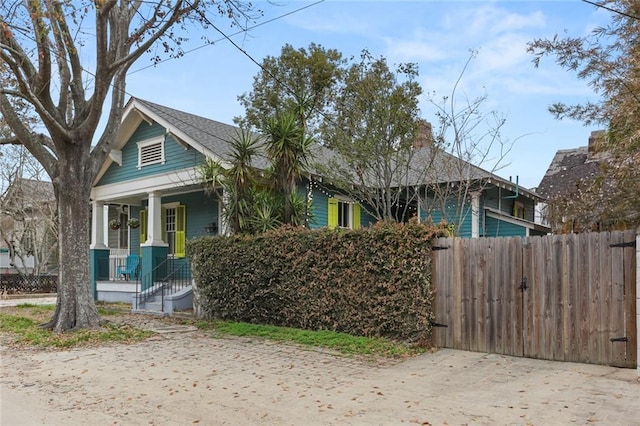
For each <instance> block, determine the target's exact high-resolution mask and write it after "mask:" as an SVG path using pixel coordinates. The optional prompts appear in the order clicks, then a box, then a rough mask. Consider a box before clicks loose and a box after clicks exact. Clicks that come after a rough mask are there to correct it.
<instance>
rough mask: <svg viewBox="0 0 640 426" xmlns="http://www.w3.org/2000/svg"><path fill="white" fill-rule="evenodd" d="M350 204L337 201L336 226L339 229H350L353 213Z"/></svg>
mask: <svg viewBox="0 0 640 426" xmlns="http://www.w3.org/2000/svg"><path fill="white" fill-rule="evenodd" d="M351 206H352V205H351V204H349V203H347V202H344V201H340V200H338V226H339V227H341V228H351V224H352V221H351V218H352V217H353V212H352V209H351Z"/></svg>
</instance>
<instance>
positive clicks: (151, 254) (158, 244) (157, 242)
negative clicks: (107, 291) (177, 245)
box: [134, 192, 169, 306]
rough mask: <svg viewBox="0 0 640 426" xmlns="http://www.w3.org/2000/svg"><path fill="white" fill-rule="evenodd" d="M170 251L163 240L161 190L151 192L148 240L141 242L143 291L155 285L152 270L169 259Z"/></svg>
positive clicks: (141, 281)
mask: <svg viewBox="0 0 640 426" xmlns="http://www.w3.org/2000/svg"><path fill="white" fill-rule="evenodd" d="M168 252H169V245H168V244H167V243H165V242H164V241H163V240H162V197H161V195H160V193H159V192H150V193H149V205H148V206H147V241H145V242H142V243H141V244H140V257H141V259H140V266H141V268H140V285H141V288H140V290H141V291H145V290H147V289H148V288H150V287H152V286H153V285H154V283H155V282H156V279H155V277H154V276H153V275H154V274H153V273H152V272H153V271H154V270H155V269H156V267H157V266H158V265H159V264H160V263H162V262H164V261H165V260H166V259H167V254H168ZM134 298H135V296H134ZM134 303H135V300H134ZM134 306H136V305H134Z"/></svg>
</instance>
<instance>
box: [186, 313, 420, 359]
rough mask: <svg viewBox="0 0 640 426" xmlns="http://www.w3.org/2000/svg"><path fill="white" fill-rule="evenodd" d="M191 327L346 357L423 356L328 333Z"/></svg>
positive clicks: (232, 325)
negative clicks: (318, 348)
mask: <svg viewBox="0 0 640 426" xmlns="http://www.w3.org/2000/svg"><path fill="white" fill-rule="evenodd" d="M195 325H196V327H198V328H200V329H205V330H215V331H216V332H218V333H222V334H227V335H232V336H250V337H261V338H265V339H269V340H275V341H278V342H286V343H297V344H300V345H305V346H314V347H320V348H326V349H331V350H335V351H338V352H340V353H343V354H347V355H368V356H384V357H406V356H413V355H416V354H418V353H421V352H424V349H422V348H418V347H412V346H408V345H406V344H402V343H398V342H394V341H392V340H388V339H380V338H370V337H360V336H352V335H350V334H346V333H338V332H335V331H328V330H321V331H310V330H300V329H296V328H288V327H276V326H272V325H257V324H248V323H242V322H229V321H198V322H196V323H195Z"/></svg>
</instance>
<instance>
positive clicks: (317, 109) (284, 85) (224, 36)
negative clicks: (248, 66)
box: [197, 0, 333, 122]
mask: <svg viewBox="0 0 640 426" xmlns="http://www.w3.org/2000/svg"><path fill="white" fill-rule="evenodd" d="M324 1H325V0H319V1H317V2H315V3H313V4H311V5H310V6H315V5H317V4H320V3H323V2H324ZM197 13H198V14H199V15H200V17H201V18H202V19H203V20H204V21H205V23H207V24H208V25H211V27H212V28H213V29H215V30H216V31H217V32H219V33H220V34H221V35H222V37H223V39H226V40H227V41H228V42H229V43H231V44H232V45H233V47H235V48H236V49H237V50H239V51H240V52H241V53H242V54H243V55H245V56H246V57H247V58H249V60H250V61H251V62H253V63H254V64H256V65H257V66H258V67H259V68H260V69H261V70H262V72H264V73H266V74H267V75H269V77H271V78H273V79H274V80H275V81H276V82H278V83H279V84H281V85H282V87H284V88H285V90H286V91H287V92H289V93H290V94H292V95H293V96H296V95H297V94H296V92H295V90H293V89H292V88H291V87H290V86H289V85H288V84H287V83H285V82H284V81H283V80H281V79H280V78H279V77H278V76H277V75H275V74H274V73H272V72H271V71H270V70H268V69H266V68H265V67H263V66H262V64H261V63H259V62H258V61H257V60H255V58H253V56H251V55H250V54H249V53H248V52H247V51H246V50H245V49H243V48H242V47H240V46H239V45H238V44H237V43H236V42H234V41H233V40H232V39H231V36H228V35H227V34H225V33H224V31H222V30H221V29H220V28H218V27H217V26H216V25H215V24H214V23H213V22H211V21H210V20H209V18H207V16H206V15H205V14H204V13H203V12H200V11H197ZM315 110H316V112H317V113H319V114H320V115H321V116H322V117H324V118H325V119H327V120H329V121H331V122H333V119H332V118H331V117H329V116H327V115H326V114H325V113H324V111H322V110H321V109H319V108H315Z"/></svg>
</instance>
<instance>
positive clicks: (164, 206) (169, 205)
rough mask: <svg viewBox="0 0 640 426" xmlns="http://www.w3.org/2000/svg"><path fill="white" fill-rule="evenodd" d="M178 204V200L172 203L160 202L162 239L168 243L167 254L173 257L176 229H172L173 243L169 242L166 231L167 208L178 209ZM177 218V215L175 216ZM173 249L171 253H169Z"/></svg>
mask: <svg viewBox="0 0 640 426" xmlns="http://www.w3.org/2000/svg"><path fill="white" fill-rule="evenodd" d="M178 206H180V202H173V203H166V204H162V216H163V217H162V221H163V222H164V229H163V230H162V235H164V239H165V240H166V241H164V242H165V243H167V244H168V246H169V253H168V254H167V256H168V257H175V250H176V231H175V229H174V231H173V243H170V242H169V235H168V232H167V210H169V209H173V210H176V211H177V209H178ZM176 219H177V217H176ZM174 226H175V222H174ZM172 251H173V253H171V252H172Z"/></svg>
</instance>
